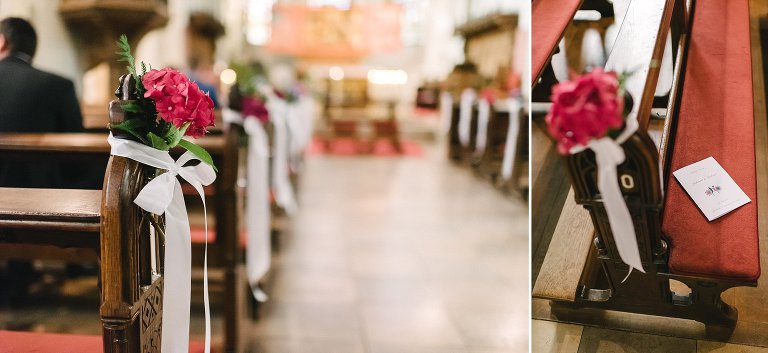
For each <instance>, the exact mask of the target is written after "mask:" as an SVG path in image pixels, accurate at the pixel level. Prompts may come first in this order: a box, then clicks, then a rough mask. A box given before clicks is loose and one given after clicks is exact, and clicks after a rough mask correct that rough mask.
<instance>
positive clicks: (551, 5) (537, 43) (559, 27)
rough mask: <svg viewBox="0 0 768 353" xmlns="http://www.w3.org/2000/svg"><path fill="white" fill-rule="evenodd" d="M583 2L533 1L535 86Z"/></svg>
mask: <svg viewBox="0 0 768 353" xmlns="http://www.w3.org/2000/svg"><path fill="white" fill-rule="evenodd" d="M581 2H582V0H533V3H532V4H531V19H532V20H531V39H532V40H531V65H532V67H531V69H532V70H531V73H532V74H533V76H532V79H533V84H535V83H536V80H537V79H538V77H539V76H541V72H542V70H544V66H546V65H547V62H549V57H550V56H551V55H552V54H553V53H554V51H555V48H556V47H557V44H558V43H559V42H560V38H561V37H562V36H563V32H564V31H565V27H567V26H568V24H569V23H570V22H571V20H573V16H574V15H575V14H576V10H578V9H579V7H581Z"/></svg>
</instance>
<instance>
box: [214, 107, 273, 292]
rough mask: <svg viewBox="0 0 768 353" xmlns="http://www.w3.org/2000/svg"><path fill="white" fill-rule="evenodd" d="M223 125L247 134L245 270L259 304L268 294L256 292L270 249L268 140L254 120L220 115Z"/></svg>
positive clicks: (226, 113) (230, 112)
mask: <svg viewBox="0 0 768 353" xmlns="http://www.w3.org/2000/svg"><path fill="white" fill-rule="evenodd" d="M222 118H223V119H224V122H226V123H229V124H238V125H241V126H243V129H244V130H245V133H246V134H248V155H247V157H246V159H247V169H246V193H245V195H246V200H245V203H246V208H245V226H246V231H247V235H248V237H247V244H246V247H245V269H246V274H247V276H248V283H249V285H250V287H251V292H252V293H253V297H254V298H255V299H256V300H257V301H260V302H264V301H266V300H267V294H266V293H264V291H262V290H261V288H259V281H261V279H262V278H263V277H264V275H266V274H267V271H269V265H270V263H271V260H270V259H271V256H272V245H271V243H270V229H269V228H270V209H269V204H270V201H269V138H268V137H267V132H266V131H265V130H264V127H263V126H262V124H261V122H259V121H258V119H256V118H255V117H245V118H243V115H242V114H240V113H238V112H236V111H234V110H231V109H224V110H223V111H222Z"/></svg>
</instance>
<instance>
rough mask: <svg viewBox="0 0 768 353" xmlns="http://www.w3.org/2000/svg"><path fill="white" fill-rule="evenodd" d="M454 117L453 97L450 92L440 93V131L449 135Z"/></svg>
mask: <svg viewBox="0 0 768 353" xmlns="http://www.w3.org/2000/svg"><path fill="white" fill-rule="evenodd" d="M452 115H453V96H452V95H451V93H450V92H447V91H443V92H442V93H440V129H441V130H440V131H441V132H442V133H444V134H445V133H447V132H448V131H449V130H450V129H451V116H452Z"/></svg>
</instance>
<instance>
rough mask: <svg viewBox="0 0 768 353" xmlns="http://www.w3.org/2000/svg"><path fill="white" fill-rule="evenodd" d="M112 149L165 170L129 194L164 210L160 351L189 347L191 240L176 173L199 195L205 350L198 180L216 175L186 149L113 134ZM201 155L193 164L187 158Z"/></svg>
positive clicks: (207, 347) (205, 283) (204, 181)
mask: <svg viewBox="0 0 768 353" xmlns="http://www.w3.org/2000/svg"><path fill="white" fill-rule="evenodd" d="M107 141H108V142H109V144H110V145H111V146H112V152H111V153H112V155H113V156H121V157H125V158H129V159H132V160H135V161H137V162H139V163H142V164H146V165H149V166H151V167H155V168H158V169H163V170H166V171H167V172H165V173H163V174H161V175H158V176H157V177H155V178H154V179H152V180H151V181H150V182H149V183H147V185H145V186H144V188H143V189H141V191H140V192H139V195H138V196H137V197H136V199H135V200H134V203H136V205H138V206H139V207H141V208H142V209H144V210H146V211H148V212H152V213H154V214H157V215H162V214H165V264H164V274H163V277H164V288H163V323H162V331H163V333H162V338H161V351H162V352H165V353H177V352H188V351H189V311H190V309H189V305H190V299H191V298H190V296H191V294H190V293H191V289H192V288H191V287H192V285H191V281H192V274H191V272H192V270H191V267H192V242H191V239H190V229H189V217H188V215H187V206H186V205H185V203H184V194H183V193H182V191H181V183H180V182H179V180H178V178H176V176H177V175H178V176H181V177H182V178H183V179H184V180H186V181H187V182H188V183H190V184H191V185H192V186H193V187H194V188H195V190H197V192H198V194H199V195H200V198H201V199H202V201H203V212H204V216H205V217H204V219H205V257H204V260H203V302H204V306H205V353H210V351H211V313H210V305H209V298H208V220H207V209H206V207H205V195H204V193H203V186H205V185H210V184H211V183H213V181H214V180H216V173H215V172H214V170H213V168H212V167H211V166H210V165H208V164H205V163H203V162H202V161H200V160H199V159H198V158H197V157H195V155H194V154H192V153H191V152H185V153H184V154H183V155H182V156H181V157H179V159H178V160H176V161H174V160H173V158H171V155H170V154H169V153H168V151H161V150H157V149H154V148H152V147H150V146H147V145H144V144H141V143H138V142H135V141H130V140H123V139H117V138H115V137H114V136H112V134H110V135H109V138H108V139H107ZM193 160H198V161H200V163H199V164H197V165H194V166H192V165H189V166H187V165H186V164H187V163H188V162H190V161H193Z"/></svg>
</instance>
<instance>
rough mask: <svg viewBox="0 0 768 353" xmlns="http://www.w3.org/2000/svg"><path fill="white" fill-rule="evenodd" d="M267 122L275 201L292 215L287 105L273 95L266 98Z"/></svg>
mask: <svg viewBox="0 0 768 353" xmlns="http://www.w3.org/2000/svg"><path fill="white" fill-rule="evenodd" d="M267 110H268V111H269V120H270V121H272V126H273V127H274V141H272V153H273V155H272V187H273V189H274V192H275V201H276V202H277V204H278V205H279V206H280V207H282V208H283V209H284V210H285V212H286V213H288V214H293V213H294V212H295V211H296V209H297V205H296V197H295V195H294V193H293V186H292V185H291V179H290V177H289V175H288V149H289V145H288V122H287V121H288V118H287V113H288V112H287V111H288V103H287V102H286V101H285V100H284V99H281V98H279V97H277V96H276V95H274V94H271V95H270V96H268V98H267Z"/></svg>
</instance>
